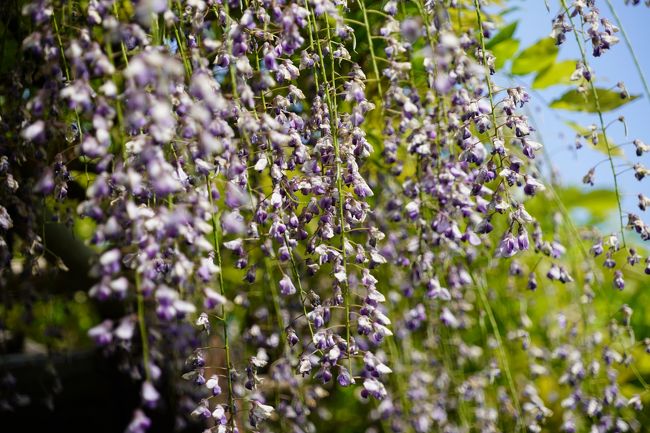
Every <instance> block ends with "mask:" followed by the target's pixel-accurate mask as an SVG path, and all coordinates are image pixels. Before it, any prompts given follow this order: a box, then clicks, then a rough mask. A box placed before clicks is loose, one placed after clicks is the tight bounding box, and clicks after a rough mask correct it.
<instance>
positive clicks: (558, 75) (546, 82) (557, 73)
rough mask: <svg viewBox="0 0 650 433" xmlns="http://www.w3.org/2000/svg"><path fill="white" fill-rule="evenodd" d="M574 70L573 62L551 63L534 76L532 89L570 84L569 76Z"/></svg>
mask: <svg viewBox="0 0 650 433" xmlns="http://www.w3.org/2000/svg"><path fill="white" fill-rule="evenodd" d="M575 69H576V61H575V60H565V61H563V62H558V63H553V64H551V65H550V66H548V67H547V68H546V69H544V70H543V71H541V72H540V73H538V74H537V76H535V80H533V89H545V88H547V87H551V86H555V85H558V84H571V74H573V71H575Z"/></svg>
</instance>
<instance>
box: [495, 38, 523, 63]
mask: <svg viewBox="0 0 650 433" xmlns="http://www.w3.org/2000/svg"><path fill="white" fill-rule="evenodd" d="M518 49H519V41H518V40H517V39H508V40H505V41H503V42H501V43H500V44H498V45H496V46H495V47H494V48H493V49H492V54H493V55H494V57H496V61H495V62H494V67H495V68H496V69H497V70H499V69H501V68H503V65H505V64H506V61H508V60H510V59H512V56H513V55H514V54H515V53H516V52H517V50H518Z"/></svg>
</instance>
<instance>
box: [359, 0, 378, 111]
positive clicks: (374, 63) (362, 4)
mask: <svg viewBox="0 0 650 433" xmlns="http://www.w3.org/2000/svg"><path fill="white" fill-rule="evenodd" d="M357 3H359V7H360V8H361V12H362V13H363V23H364V25H365V27H366V35H367V36H368V47H369V51H370V58H371V59H372V68H373V70H374V72H375V77H376V78H377V91H378V92H379V97H380V98H381V99H382V100H383V99H384V92H383V90H382V88H381V75H379V68H378V67H377V60H376V59H375V47H374V44H373V43H372V33H371V32H370V24H369V22H368V12H367V11H366V5H365V2H364V0H357ZM382 106H383V104H382Z"/></svg>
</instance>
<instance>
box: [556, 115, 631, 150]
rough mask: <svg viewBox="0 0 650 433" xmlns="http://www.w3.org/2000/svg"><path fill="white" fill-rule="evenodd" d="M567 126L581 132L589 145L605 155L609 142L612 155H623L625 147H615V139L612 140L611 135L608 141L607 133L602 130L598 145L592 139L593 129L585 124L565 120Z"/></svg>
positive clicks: (578, 132)
mask: <svg viewBox="0 0 650 433" xmlns="http://www.w3.org/2000/svg"><path fill="white" fill-rule="evenodd" d="M565 123H566V124H567V126H568V127H569V128H571V129H573V130H574V131H575V132H576V133H577V134H580V136H582V137H583V138H584V142H585V143H587V145H589V147H590V148H591V149H594V150H596V151H598V152H601V153H603V154H605V155H607V154H608V153H607V144H606V143H609V147H610V151H611V153H612V155H614V156H623V154H624V153H623V148H621V147H615V146H616V145H615V144H614V140H612V139H611V138H610V137H609V136H608V137H607V141H605V134H603V133H602V132H599V133H598V145H596V146H594V144H593V142H592V141H591V129H589V128H585V127H583V126H580V125H578V124H577V123H575V122H571V121H569V122H565Z"/></svg>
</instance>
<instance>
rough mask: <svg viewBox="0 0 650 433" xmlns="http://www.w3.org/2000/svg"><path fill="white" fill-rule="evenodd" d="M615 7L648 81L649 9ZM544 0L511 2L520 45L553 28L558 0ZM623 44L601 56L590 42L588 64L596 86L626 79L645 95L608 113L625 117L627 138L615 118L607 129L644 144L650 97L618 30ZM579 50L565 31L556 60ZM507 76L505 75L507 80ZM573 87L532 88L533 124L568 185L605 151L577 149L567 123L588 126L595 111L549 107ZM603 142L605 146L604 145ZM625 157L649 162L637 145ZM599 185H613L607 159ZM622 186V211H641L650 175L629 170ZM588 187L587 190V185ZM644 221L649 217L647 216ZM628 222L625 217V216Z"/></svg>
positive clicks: (649, 135)
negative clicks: (594, 54) (639, 203)
mask: <svg viewBox="0 0 650 433" xmlns="http://www.w3.org/2000/svg"><path fill="white" fill-rule="evenodd" d="M611 1H612V4H613V5H614V7H616V10H617V13H618V16H619V18H620V19H621V21H622V24H623V27H624V29H625V31H626V32H627V35H628V37H629V38H630V39H631V42H632V45H633V47H634V50H635V52H636V55H637V58H638V60H639V62H640V64H641V67H642V68H643V69H644V71H646V80H650V8H648V7H646V6H644V5H642V4H641V5H639V6H631V5H629V6H626V5H625V4H624V0H611ZM544 3H545V2H544V0H520V1H512V0H511V1H509V2H508V4H509V5H513V6H518V7H519V9H518V10H517V11H514V12H512V13H509V14H508V15H506V19H507V21H508V22H512V21H513V20H518V21H519V26H518V28H517V31H516V33H515V37H516V38H517V39H520V40H521V45H520V49H522V48H525V47H527V46H530V45H531V44H533V43H534V42H535V41H537V40H538V39H540V38H542V37H544V36H548V35H549V34H550V32H551V20H552V18H553V17H554V16H555V14H557V12H558V11H559V10H560V6H559V5H560V2H559V1H558V0H548V3H549V5H550V6H551V11H550V12H549V11H548V10H547V9H546V6H545V4H544ZM597 5H598V6H599V8H600V12H601V16H603V17H607V18H608V19H610V21H612V23H614V24H616V21H615V20H614V19H613V16H612V14H611V12H610V10H609V8H608V7H607V3H606V1H605V0H598V1H597ZM618 36H619V38H620V40H621V41H620V42H619V43H618V44H617V45H615V46H614V47H613V48H612V49H611V50H610V51H608V52H606V53H605V54H604V55H603V56H602V57H600V58H594V57H592V56H591V47H590V45H591V44H590V43H589V44H588V46H587V52H588V53H589V57H588V59H589V62H590V64H591V67H592V70H593V71H594V72H595V76H596V84H597V86H598V87H605V88H610V87H612V86H615V85H616V83H617V82H618V81H623V82H624V83H625V85H626V87H627V89H628V91H629V92H630V93H631V94H638V95H641V97H640V98H639V99H637V100H635V101H633V102H630V103H628V104H626V105H624V106H623V107H621V108H619V109H618V110H616V111H610V112H608V113H605V123H606V124H607V123H609V122H610V121H612V120H615V119H616V118H617V117H618V116H619V115H623V116H625V119H626V123H627V128H628V136H627V137H626V136H625V131H624V128H623V125H622V124H621V123H619V122H615V123H614V124H613V125H612V126H611V127H609V129H608V130H607V135H608V137H610V138H611V139H613V141H615V144H617V145H618V144H621V143H624V142H631V141H632V140H633V139H635V138H639V139H641V140H643V141H644V142H646V143H650V101H649V100H648V98H647V96H646V95H645V93H644V89H643V86H642V82H641V79H640V78H639V74H638V72H637V70H636V69H635V66H634V63H633V60H632V57H631V55H630V52H629V50H628V48H627V46H626V45H625V42H624V40H623V37H622V35H621V34H620V33H619V34H618ZM577 58H579V52H578V49H577V47H576V43H575V39H574V36H573V35H572V34H568V35H567V41H566V42H565V43H564V44H563V45H562V46H561V47H560V54H559V56H558V61H561V60H569V59H577ZM502 79H504V78H503V77H498V78H497V79H496V80H497V84H500V85H507V82H506V83H504V82H500V80H502ZM532 79H533V75H530V76H526V77H522V78H520V81H521V82H522V83H526V84H527V86H526V87H527V88H530V86H529V84H530V83H531V82H532ZM506 80H507V79H506ZM569 88H570V87H568V86H562V85H560V86H554V87H550V88H548V89H544V90H542V91H539V92H531V99H532V104H531V106H530V107H531V108H532V111H533V113H534V116H535V122H536V123H537V126H538V128H539V133H540V134H541V136H542V138H543V140H544V143H545V145H546V148H547V151H548V153H549V155H550V157H551V159H552V161H553V164H554V165H555V166H556V168H557V170H558V171H559V173H560V175H561V179H562V180H563V181H564V182H565V183H567V184H578V185H582V177H583V176H584V175H585V174H586V173H587V171H588V170H589V169H590V168H591V167H593V166H594V165H596V164H597V163H599V162H600V161H602V160H603V158H604V154H602V153H599V152H596V151H594V150H591V149H588V148H586V147H583V148H582V149H581V150H579V151H575V150H571V149H574V143H575V133H574V132H573V131H572V130H570V129H569V128H568V127H567V126H566V125H565V124H564V122H565V121H566V120H569V119H570V120H574V121H576V122H577V123H579V124H580V125H581V126H585V127H587V126H589V125H591V124H596V123H597V122H598V117H597V115H596V114H593V115H592V114H583V113H574V112H569V111H563V110H550V109H548V108H547V104H546V103H548V102H550V101H552V100H554V99H556V98H557V97H559V96H560V95H562V94H563V93H564V92H565V91H566V90H568V89H569ZM603 145H604V144H603ZM624 150H625V155H626V158H627V161H630V162H643V164H644V165H646V166H650V157H649V156H648V155H647V154H646V155H644V157H642V158H638V157H637V156H636V155H635V153H634V146H633V145H631V144H630V145H628V146H625V147H624ZM615 162H616V164H617V165H618V164H624V163H625V162H626V161H625V160H624V159H618V160H616V161H615ZM624 169H625V167H622V166H621V167H619V168H617V171H622V170H624ZM595 180H596V187H605V188H611V187H612V186H613V178H612V173H611V169H610V166H609V164H608V163H602V164H600V165H599V166H598V168H597V171H596V179H595ZM619 187H620V188H621V190H622V191H621V192H622V193H623V194H624V202H623V211H624V213H625V212H627V211H632V212H635V213H637V214H638V213H640V210H639V208H638V207H637V198H636V196H637V194H638V193H639V192H643V193H644V194H645V195H648V196H650V179H648V178H646V179H644V180H643V181H641V182H639V181H637V180H636V179H635V178H634V171H632V170H630V171H628V172H626V173H624V174H622V175H621V176H619ZM586 188H589V187H588V186H586ZM644 219H645V220H646V222H647V221H648V218H647V217H644ZM625 221H627V218H626V219H625Z"/></svg>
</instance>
